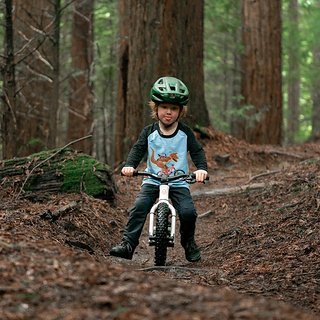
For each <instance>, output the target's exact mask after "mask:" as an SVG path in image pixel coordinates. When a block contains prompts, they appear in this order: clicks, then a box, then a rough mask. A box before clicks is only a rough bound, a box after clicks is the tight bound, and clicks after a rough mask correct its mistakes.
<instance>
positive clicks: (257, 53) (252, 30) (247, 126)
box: [237, 0, 282, 144]
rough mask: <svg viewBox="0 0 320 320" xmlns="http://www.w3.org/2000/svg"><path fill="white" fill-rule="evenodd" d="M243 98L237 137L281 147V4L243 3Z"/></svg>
mask: <svg viewBox="0 0 320 320" xmlns="http://www.w3.org/2000/svg"><path fill="white" fill-rule="evenodd" d="M242 18H243V30H242V37H243V45H244V53H243V58H242V81H241V95H242V97H243V101H242V107H243V108H244V110H243V111H244V112H243V113H244V114H243V118H242V119H239V122H238V125H237V137H238V138H242V139H244V140H246V141H248V142H250V143H257V144H280V143H281V138H282V83H281V1H273V0H257V1H251V0H243V1H242Z"/></svg>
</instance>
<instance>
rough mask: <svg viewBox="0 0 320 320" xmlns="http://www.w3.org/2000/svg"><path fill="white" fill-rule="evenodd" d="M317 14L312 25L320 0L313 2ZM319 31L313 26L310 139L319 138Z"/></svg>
mask: <svg viewBox="0 0 320 320" xmlns="http://www.w3.org/2000/svg"><path fill="white" fill-rule="evenodd" d="M315 6H316V8H317V11H316V12H318V14H317V15H316V17H315V20H314V25H317V24H318V22H319V18H320V14H319V11H320V0H317V1H316V3H315ZM319 36H320V31H319V28H314V32H313V48H312V70H313V71H312V93H311V94H312V132H311V139H313V140H317V141H319V140H320V75H319V68H320V41H319Z"/></svg>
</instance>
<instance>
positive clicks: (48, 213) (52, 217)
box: [41, 201, 80, 222]
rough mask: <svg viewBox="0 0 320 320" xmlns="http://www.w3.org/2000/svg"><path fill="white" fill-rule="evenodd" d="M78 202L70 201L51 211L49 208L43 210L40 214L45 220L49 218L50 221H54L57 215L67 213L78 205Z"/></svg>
mask: <svg viewBox="0 0 320 320" xmlns="http://www.w3.org/2000/svg"><path fill="white" fill-rule="evenodd" d="M79 204H80V203H79V202H77V201H72V202H70V203H69V204H67V205H65V206H63V207H61V208H59V209H57V210H55V211H53V212H51V211H50V210H48V211H46V212H44V213H42V214H41V218H42V219H45V220H50V221H52V222H54V221H56V220H57V219H58V218H59V217H61V216H63V215H65V214H67V213H68V212H70V211H71V210H73V209H75V208H77V207H78V206H79Z"/></svg>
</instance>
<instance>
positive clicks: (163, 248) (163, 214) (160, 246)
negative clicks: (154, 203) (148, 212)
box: [154, 203, 170, 266]
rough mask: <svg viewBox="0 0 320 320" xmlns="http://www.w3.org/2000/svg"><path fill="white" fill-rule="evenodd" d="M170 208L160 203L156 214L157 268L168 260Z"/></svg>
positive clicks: (155, 260) (155, 259) (155, 257)
mask: <svg viewBox="0 0 320 320" xmlns="http://www.w3.org/2000/svg"><path fill="white" fill-rule="evenodd" d="M169 213H170V210H169V207H168V205H167V204H166V203H160V204H159V206H158V208H157V212H156V234H155V252H154V253H155V256H154V263H155V265H156V266H164V265H165V264H166V260H167V247H168V217H169Z"/></svg>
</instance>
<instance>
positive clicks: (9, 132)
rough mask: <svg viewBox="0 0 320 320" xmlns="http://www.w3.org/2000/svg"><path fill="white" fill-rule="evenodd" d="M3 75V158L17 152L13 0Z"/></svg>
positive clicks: (7, 13) (8, 16)
mask: <svg viewBox="0 0 320 320" xmlns="http://www.w3.org/2000/svg"><path fill="white" fill-rule="evenodd" d="M2 77H3V96H2V99H3V104H2V106H3V107H2V108H3V111H2V112H1V114H2V118H1V132H2V133H1V141H2V156H1V158H3V159H8V158H12V157H14V156H15V155H16V153H17V144H16V137H17V120H16V107H15V103H16V102H15V93H16V80H15V65H14V46H13V21H12V1H11V0H8V1H6V2H5V61H4V64H3V69H2Z"/></svg>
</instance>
